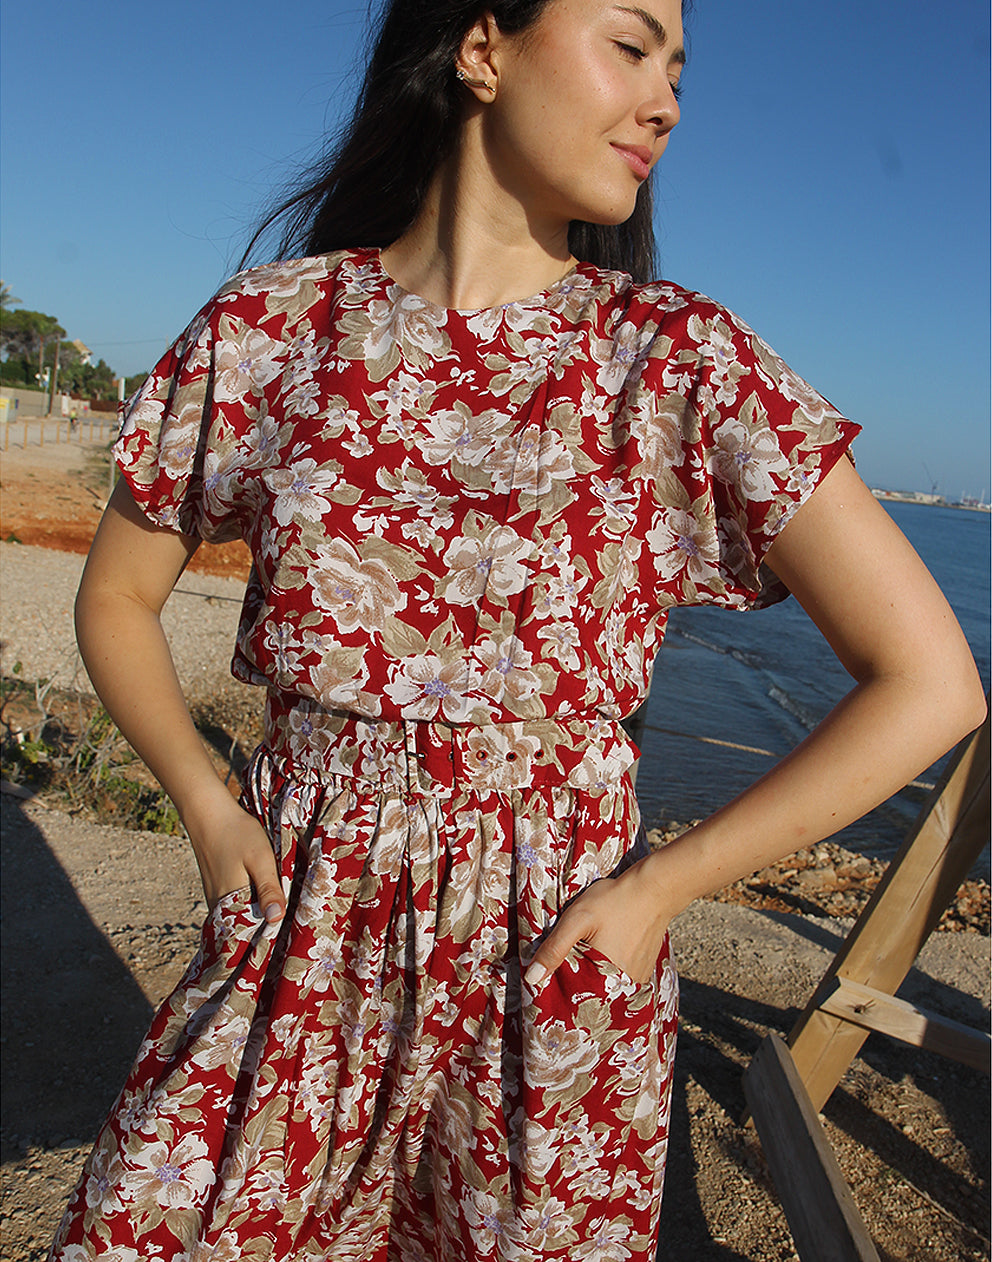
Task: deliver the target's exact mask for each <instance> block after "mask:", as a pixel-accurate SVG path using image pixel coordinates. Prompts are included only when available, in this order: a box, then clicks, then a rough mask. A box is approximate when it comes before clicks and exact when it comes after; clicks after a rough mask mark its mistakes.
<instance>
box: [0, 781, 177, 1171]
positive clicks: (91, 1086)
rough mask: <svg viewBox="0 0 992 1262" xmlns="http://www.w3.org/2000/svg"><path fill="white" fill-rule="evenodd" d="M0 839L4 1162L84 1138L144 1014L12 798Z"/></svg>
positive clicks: (129, 981) (141, 1028) (100, 1114)
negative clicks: (22, 1153) (36, 1148)
mask: <svg viewBox="0 0 992 1262" xmlns="http://www.w3.org/2000/svg"><path fill="white" fill-rule="evenodd" d="M0 836H2V864H3V875H2V909H3V930H2V937H3V947H2V1003H3V1012H4V1022H3V1063H2V1085H3V1099H4V1123H3V1140H2V1159H3V1160H5V1161H6V1160H8V1159H9V1158H10V1157H12V1156H13V1155H15V1154H16V1153H17V1152H19V1151H23V1150H24V1148H25V1147H26V1146H27V1145H28V1144H34V1145H38V1146H41V1147H45V1148H52V1147H56V1146H58V1145H60V1144H64V1143H66V1142H68V1141H75V1142H76V1143H85V1142H88V1141H91V1140H92V1138H93V1136H94V1135H95V1134H96V1131H97V1130H98V1128H99V1126H100V1124H101V1122H102V1121H103V1119H104V1117H105V1116H106V1114H107V1112H108V1111H109V1109H110V1107H111V1105H112V1104H113V1102H114V1100H115V1098H116V1095H117V1092H118V1091H119V1090H120V1086H121V1083H122V1082H123V1081H124V1078H125V1076H126V1074H127V1071H128V1069H129V1068H130V1066H131V1062H132V1061H133V1059H134V1054H135V1052H136V1050H137V1047H138V1044H139V1043H140V1041H141V1038H142V1037H143V1035H144V1033H145V1030H146V1029H147V1027H148V1024H149V1022H150V1020H151V1016H152V1010H151V1006H150V1004H149V1003H148V1001H147V999H146V998H145V996H144V995H143V993H142V991H141V989H140V987H139V986H138V984H137V982H135V980H134V979H133V978H132V976H131V974H130V972H129V971H128V969H127V967H126V966H125V965H124V964H123V962H122V961H121V960H120V959H119V958H118V956H117V954H116V952H115V951H114V949H113V947H112V946H111V945H110V943H109V942H108V940H107V938H106V937H105V935H104V933H103V932H102V930H101V929H100V927H99V926H98V925H96V924H94V922H93V921H92V919H91V918H90V916H89V913H88V912H87V911H86V909H85V908H84V907H83V905H82V903H81V902H80V901H79V898H78V897H77V895H76V893H75V891H74V890H73V888H72V884H71V883H70V881H69V879H68V877H67V876H66V874H65V872H64V871H63V869H62V867H61V865H60V864H59V862H58V860H57V859H56V858H55V856H54V855H53V854H52V852H51V850H50V849H49V848H48V846H47V844H46V843H45V839H44V837H43V836H42V834H41V832H40V831H39V830H38V829H37V828H36V827H35V825H34V824H33V823H32V822H31V820H29V819H28V818H27V817H26V815H25V814H24V813H23V811H22V810H21V809H20V805H19V803H18V802H17V801H16V799H13V798H10V797H4V798H3V799H2V829H0Z"/></svg>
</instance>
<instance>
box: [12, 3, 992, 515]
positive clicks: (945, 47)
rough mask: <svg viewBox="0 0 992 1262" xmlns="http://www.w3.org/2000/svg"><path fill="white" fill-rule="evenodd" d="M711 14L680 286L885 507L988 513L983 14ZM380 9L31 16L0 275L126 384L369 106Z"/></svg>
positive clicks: (684, 147) (671, 226) (19, 21)
mask: <svg viewBox="0 0 992 1262" xmlns="http://www.w3.org/2000/svg"><path fill="white" fill-rule="evenodd" d="M945 12H949V13H950V17H948V18H945V20H944V21H943V22H940V23H936V22H935V19H936V18H937V17H938V14H937V10H936V9H935V7H934V6H933V5H932V4H924V3H922V0H873V2H871V0H870V2H868V3H866V2H865V0H859V3H854V2H853V0H834V3H831V4H829V5H823V4H807V3H801V2H797V0H752V3H750V4H744V3H741V0H695V12H694V15H693V17H692V20H691V24H690V40H691V45H690V64H689V67H688V69H687V73H686V78H685V89H686V90H685V96H684V98H683V103H682V106H683V110H682V122H681V124H680V125H679V127H678V128H677V130H676V132H675V133H674V135H673V137H672V141H671V143H670V146H669V149H668V152H667V153H666V155H665V158H664V159H663V162H662V166H661V168H660V169H659V178H658V182H657V185H656V199H657V203H658V229H659V240H660V244H661V255H662V260H663V271H664V274H665V275H666V276H668V277H670V278H671V279H673V280H676V281H678V282H680V283H682V284H685V285H687V286H689V287H691V288H695V289H700V290H702V291H703V292H705V293H708V294H710V295H711V296H712V297H714V298H717V299H719V300H720V301H721V302H723V303H725V304H726V305H727V306H729V307H731V308H732V309H734V310H735V311H737V312H738V313H739V314H740V315H741V316H743V317H744V319H746V320H747V321H748V322H749V323H750V324H752V325H753V326H754V327H755V328H756V329H757V330H758V331H759V332H760V333H761V334H762V335H763V336H764V337H765V338H766V339H767V340H768V341H769V342H771V344H772V345H773V346H774V347H775V349H776V350H777V351H778V352H779V353H780V354H781V355H783V356H784V358H786V359H787V360H788V361H789V362H790V363H791V364H792V366H793V367H794V368H796V369H797V371H799V372H800V373H802V374H803V375H804V376H805V377H807V378H808V379H809V380H810V381H811V382H812V383H813V384H814V385H815V386H816V387H817V388H818V389H819V390H820V391H822V392H823V393H824V394H826V395H827V396H828V397H829V398H830V399H831V400H832V401H833V402H834V403H835V404H836V405H837V406H838V407H839V408H841V409H842V410H843V411H845V412H847V413H848V414H849V415H850V416H852V417H853V418H854V419H856V420H858V421H860V422H861V423H862V424H863V425H864V426H865V434H864V435H863V436H862V438H861V439H859V441H858V445H857V455H858V461H859V466H860V468H861V471H862V473H863V475H864V476H865V477H866V479H867V480H868V481H869V482H871V483H872V484H875V485H883V486H890V487H915V488H921V489H929V487H930V485H931V484H932V483H936V484H937V485H938V486H939V488H940V489H941V490H942V491H943V492H944V493H946V494H949V495H952V496H957V495H959V494H960V493H961V492H962V491H966V492H968V493H970V494H973V495H977V494H979V493H980V492H981V491H982V490H983V489H984V491H985V497H986V499H988V497H989V492H990V489H992V488H990V480H992V475H990V473H989V465H990V440H989V298H988V289H989V285H988V279H989V232H988V222H989V204H988V203H989V193H988V188H989V170H988V152H989V128H988V99H989V71H988V64H989V30H988V13H987V5H986V4H985V3H984V0H957V3H955V5H954V6H953V7H952V9H950V10H949V11H945ZM365 16H366V15H365V5H364V4H362V3H359V4H355V5H349V4H338V3H333V2H332V0H319V2H318V0H290V3H287V4H283V5H279V6H273V5H272V4H271V3H267V4H264V5H263V4H261V3H259V2H258V0H238V3H236V4H235V3H233V2H232V0H198V2H197V3H193V2H192V0H173V3H172V4H170V5H168V6H164V5H144V4H140V5H127V6H125V5H122V4H117V3H112V2H111V0H91V2H90V3H89V4H87V5H69V6H59V7H58V9H57V11H56V10H55V9H54V8H53V7H52V6H51V5H48V4H36V5H23V4H21V5H15V4H8V5H5V6H4V7H3V11H2V18H0V21H2V30H0V35H2V51H0V57H2V61H0V72H2V84H0V107H2V124H0V126H2V132H0V139H2V162H3V172H2V174H3V179H2V184H0V212H2V225H3V229H2V239H0V275H2V276H3V279H4V280H5V281H6V282H7V284H8V285H9V286H10V287H11V289H12V290H13V292H14V293H15V294H16V295H17V296H18V297H19V298H20V299H21V300H22V302H23V304H24V305H25V306H26V307H30V308H33V309H37V310H41V311H46V312H48V313H49V314H51V315H55V316H57V317H58V318H59V319H60V321H61V322H62V324H63V325H64V327H65V328H66V329H67V331H68V334H69V336H70V337H79V338H82V339H83V341H84V342H86V343H87V345H89V346H91V347H92V348H93V350H94V351H95V352H96V354H98V355H101V356H103V358H105V359H106V360H107V361H108V363H110V364H111V365H112V367H113V368H114V369H115V370H116V371H118V372H122V373H133V372H136V371H139V370H141V369H146V368H150V367H151V366H152V364H153V363H154V361H155V360H156V359H157V357H158V355H159V354H160V352H161V351H162V350H163V349H164V346H165V345H166V343H167V342H169V341H170V340H171V339H172V338H173V337H174V336H175V335H176V334H177V333H178V332H179V331H180V330H181V329H182V328H183V326H184V325H185V324H186V323H187V322H188V320H189V319H190V317H191V316H192V314H193V313H194V312H195V311H196V310H197V308H198V307H199V306H200V305H201V304H202V303H203V302H204V301H205V300H206V298H208V297H209V296H210V294H211V293H212V292H213V290H214V289H215V288H216V287H217V286H218V285H219V284H220V282H221V281H222V280H223V279H224V278H225V277H226V276H227V275H228V274H229V273H230V271H231V270H233V268H234V266H235V264H236V262H237V259H238V257H239V255H240V251H241V247H242V246H243V244H244V240H245V236H246V233H247V231H248V229H249V227H250V225H251V224H252V222H253V221H254V219H255V217H256V214H257V211H258V208H259V206H260V205H261V204H262V203H263V202H265V201H266V199H268V198H269V197H270V196H271V195H272V193H273V191H274V190H276V189H278V188H279V187H280V186H281V185H283V184H284V183H285V182H286V181H287V180H288V179H290V178H291V177H292V175H293V173H294V171H295V169H296V167H295V165H294V164H295V163H297V162H298V161H299V160H301V159H304V158H306V157H307V156H308V155H310V154H312V153H313V152H314V151H315V149H316V148H317V147H318V146H319V143H320V138H321V136H322V134H323V133H324V131H325V129H326V128H327V127H328V126H330V125H332V124H333V122H334V120H335V119H337V117H338V116H339V113H340V112H341V110H342V109H344V108H346V107H347V105H348V103H349V102H350V99H351V95H352V92H353V89H354V85H355V63H356V58H358V57H360V55H361V47H362V43H363V31H364V27H365Z"/></svg>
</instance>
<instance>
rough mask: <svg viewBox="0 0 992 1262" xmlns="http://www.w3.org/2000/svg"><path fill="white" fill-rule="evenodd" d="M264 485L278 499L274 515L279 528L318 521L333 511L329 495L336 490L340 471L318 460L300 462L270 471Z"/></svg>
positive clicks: (268, 470) (267, 471)
mask: <svg viewBox="0 0 992 1262" xmlns="http://www.w3.org/2000/svg"><path fill="white" fill-rule="evenodd" d="M264 476H265V485H266V486H267V487H268V488H269V490H270V491H271V492H272V494H273V496H274V497H275V498H274V500H273V513H274V515H275V519H276V521H277V522H278V523H279V525H280V526H288V525H289V524H290V522H292V521H297V520H298V519H300V518H302V519H304V520H305V521H318V520H319V519H320V518H321V517H323V515H324V514H325V513H329V512H330V511H331V501H330V500H329V499H328V498H327V496H328V492H330V491H331V490H333V488H334V485H335V483H336V482H337V481H338V478H339V477H340V472H339V471H338V470H336V469H332V468H329V467H328V466H326V465H323V466H321V465H318V464H317V462H316V460H312V459H307V460H298V461H296V462H295V463H294V464H292V465H290V467H289V468H288V469H267V470H266V472H265V475H264Z"/></svg>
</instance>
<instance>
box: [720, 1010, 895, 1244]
mask: <svg viewBox="0 0 992 1262" xmlns="http://www.w3.org/2000/svg"><path fill="white" fill-rule="evenodd" d="M744 1095H745V1098H746V1099H747V1103H748V1107H749V1108H750V1110H751V1116H752V1117H753V1118H754V1124H755V1127H756V1128H757V1131H758V1136H759V1138H760V1139H761V1147H762V1148H763V1149H764V1153H765V1156H766V1157H767V1159H768V1168H769V1169H770V1170H771V1172H772V1178H773V1179H774V1180H775V1188H776V1190H777V1191H778V1195H779V1200H781V1202H782V1208H783V1209H784V1210H785V1216H786V1218H787V1219H788V1220H789V1230H790V1231H791V1232H792V1238H793V1240H794V1241H795V1242H796V1252H797V1253H798V1254H799V1256H800V1257H801V1258H802V1260H803V1262H879V1258H878V1253H877V1251H876V1249H875V1246H874V1244H872V1240H871V1237H870V1236H869V1235H868V1230H867V1228H866V1227H865V1225H864V1223H863V1221H862V1219H861V1215H860V1214H859V1213H858V1207H857V1206H856V1205H855V1203H854V1197H853V1196H852V1195H851V1189H850V1188H849V1187H848V1186H847V1184H846V1183H845V1181H844V1176H843V1174H842V1173H841V1169H840V1166H839V1165H838V1164H837V1158H836V1157H835V1156H834V1154H833V1150H832V1149H831V1147H830V1145H829V1143H828V1142H827V1137H826V1136H825V1135H824V1133H823V1127H822V1126H821V1125H820V1122H819V1119H818V1118H817V1116H816V1110H815V1109H814V1108H813V1105H812V1104H811V1103H810V1099H809V1096H808V1095H807V1094H806V1091H805V1089H804V1087H803V1084H802V1080H801V1079H800V1077H799V1074H798V1073H797V1072H796V1067H795V1065H794V1064H793V1061H792V1057H791V1056H790V1055H789V1049H788V1048H787V1047H786V1046H785V1044H784V1043H783V1042H782V1040H781V1039H780V1038H779V1037H778V1035H776V1034H769V1035H768V1036H767V1037H766V1038H764V1039H763V1040H762V1042H761V1044H760V1045H759V1047H758V1050H757V1051H756V1052H755V1054H754V1056H753V1057H752V1059H751V1063H750V1064H749V1065H748V1067H747V1069H746V1070H745V1073H744Z"/></svg>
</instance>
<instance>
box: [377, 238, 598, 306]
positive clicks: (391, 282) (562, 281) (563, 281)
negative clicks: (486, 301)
mask: <svg viewBox="0 0 992 1262" xmlns="http://www.w3.org/2000/svg"><path fill="white" fill-rule="evenodd" d="M369 255H370V258H371V260H372V262H373V264H374V265H375V269H376V271H377V272H378V275H379V279H380V281H381V282H384V283H385V284H386V285H387V286H388V287H389V288H390V289H394V290H396V292H397V293H399V294H401V295H402V296H403V297H404V298H416V300H417V301H418V302H422V303H423V304H424V306H425V307H426V308H427V309H428V310H430V311H440V312H443V313H444V314H445V315H446V316H464V317H466V318H467V317H471V316H480V315H489V314H495V313H497V312H501V311H506V310H508V309H509V308H510V307H542V306H546V305H547V303H548V300H549V299H551V298H552V297H553V296H554V295H555V294H556V293H558V292H559V291H560V290H562V289H564V288H565V287H566V286H568V285H569V284H570V283H571V282H573V281H574V280H575V279H576V278H577V277H579V276H583V275H584V272H583V271H582V268H583V266H584V264H583V262H582V260H581V259H577V260H576V262H575V264H574V266H572V267H570V268H569V270H568V271H567V272H566V273H565V275H564V276H560V277H559V278H558V279H557V280H556V281H554V282H553V283H552V284H550V285H548V287H547V288H546V289H542V290H540V291H539V292H538V293H536V294H530V295H529V296H528V297H526V298H513V299H511V300H510V301H509V302H501V303H497V304H496V306H494V307H445V306H442V305H441V303H439V302H433V301H432V300H431V299H430V298H425V297H424V296H423V294H418V293H416V292H415V291H414V290H412V289H405V288H404V287H403V286H402V285H401V284H400V283H399V281H398V280H396V279H395V277H393V276H391V275H390V273H389V272H388V271H387V270H386V265H385V264H384V263H383V261H382V251H381V249H380V247H379V246H370V247H369Z"/></svg>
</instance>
